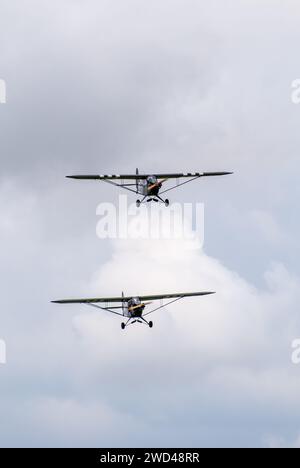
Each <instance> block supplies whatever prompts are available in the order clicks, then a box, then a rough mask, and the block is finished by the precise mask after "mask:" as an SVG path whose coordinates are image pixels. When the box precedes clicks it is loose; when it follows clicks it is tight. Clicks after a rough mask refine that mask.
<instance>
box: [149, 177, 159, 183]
mask: <svg viewBox="0 0 300 468" xmlns="http://www.w3.org/2000/svg"><path fill="white" fill-rule="evenodd" d="M147 182H148V184H156V182H157V177H155V176H149V177H147Z"/></svg>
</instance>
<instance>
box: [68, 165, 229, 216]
mask: <svg viewBox="0 0 300 468" xmlns="http://www.w3.org/2000/svg"><path fill="white" fill-rule="evenodd" d="M229 174H232V172H194V173H191V172H188V173H177V174H152V175H149V174H139V170H138V169H136V173H135V174H123V175H122V174H121V175H120V174H108V175H71V176H67V178H68V179H80V180H102V181H103V182H107V183H109V184H112V185H115V186H117V187H121V188H123V189H125V190H129V191H130V192H133V193H135V194H139V195H142V196H143V198H142V200H137V201H136V205H137V206H138V207H139V206H140V205H141V203H144V202H151V201H154V202H160V203H164V204H165V205H166V206H169V204H170V202H169V200H168V199H167V198H166V199H165V200H163V199H162V198H161V196H160V195H162V194H163V193H166V192H169V191H170V190H174V189H175V188H177V187H180V186H181V185H185V184H187V183H189V182H192V181H193V180H195V179H199V178H200V177H212V176H223V175H229ZM170 179H176V185H174V186H172V187H169V188H167V189H165V190H163V191H161V189H162V186H163V184H164V183H165V182H167V181H168V180H170ZM180 179H188V180H185V181H183V182H180ZM127 181H129V182H130V183H127ZM131 181H134V182H133V183H131Z"/></svg>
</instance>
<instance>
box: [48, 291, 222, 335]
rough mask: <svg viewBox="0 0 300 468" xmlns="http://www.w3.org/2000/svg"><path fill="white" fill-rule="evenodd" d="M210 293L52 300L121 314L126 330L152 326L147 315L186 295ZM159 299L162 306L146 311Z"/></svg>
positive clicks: (205, 292) (56, 302)
mask: <svg viewBox="0 0 300 468" xmlns="http://www.w3.org/2000/svg"><path fill="white" fill-rule="evenodd" d="M210 294H215V292H210V291H204V292H192V293H175V294H158V295H150V296H139V297H132V296H127V297H126V296H124V293H122V296H120V297H99V298H91V299H60V300H58V301H51V302H52V303H54V304H85V305H89V306H91V307H96V308H98V309H101V310H105V311H107V312H110V313H112V314H115V315H119V316H121V317H126V318H127V321H126V322H125V323H124V322H122V323H121V329H122V330H124V329H125V328H126V327H127V326H128V325H133V324H134V323H142V324H145V325H148V326H149V327H150V328H152V327H153V322H152V321H149V322H148V321H147V320H146V319H145V316H147V315H149V314H152V313H153V312H156V311H157V310H159V309H163V308H164V307H166V306H168V305H170V304H172V303H174V302H176V301H179V300H181V299H183V298H185V297H194V296H207V295H210ZM164 299H171V300H170V301H169V302H167V303H166V304H163V300H164ZM157 300H161V303H160V306H159V307H155V308H154V309H152V310H150V311H148V312H146V313H144V309H145V308H146V306H147V305H150V304H152V302H153V301H157ZM145 301H146V302H145ZM149 301H150V302H149ZM109 303H112V305H111V306H109ZM115 303H117V304H120V305H117V306H114V305H113V304H115ZM99 304H104V305H99ZM118 310H121V312H118Z"/></svg>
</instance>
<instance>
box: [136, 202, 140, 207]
mask: <svg viewBox="0 0 300 468" xmlns="http://www.w3.org/2000/svg"><path fill="white" fill-rule="evenodd" d="M136 206H137V208H139V207H140V206H141V201H140V200H137V201H136Z"/></svg>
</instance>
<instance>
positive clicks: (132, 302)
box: [128, 297, 141, 306]
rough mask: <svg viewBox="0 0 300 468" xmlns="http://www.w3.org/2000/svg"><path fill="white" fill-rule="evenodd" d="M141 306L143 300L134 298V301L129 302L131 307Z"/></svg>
mask: <svg viewBox="0 0 300 468" xmlns="http://www.w3.org/2000/svg"><path fill="white" fill-rule="evenodd" d="M139 304H141V300H140V299H139V298H138V297H133V298H132V299H130V300H129V301H128V305H129V306H136V305H139Z"/></svg>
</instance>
